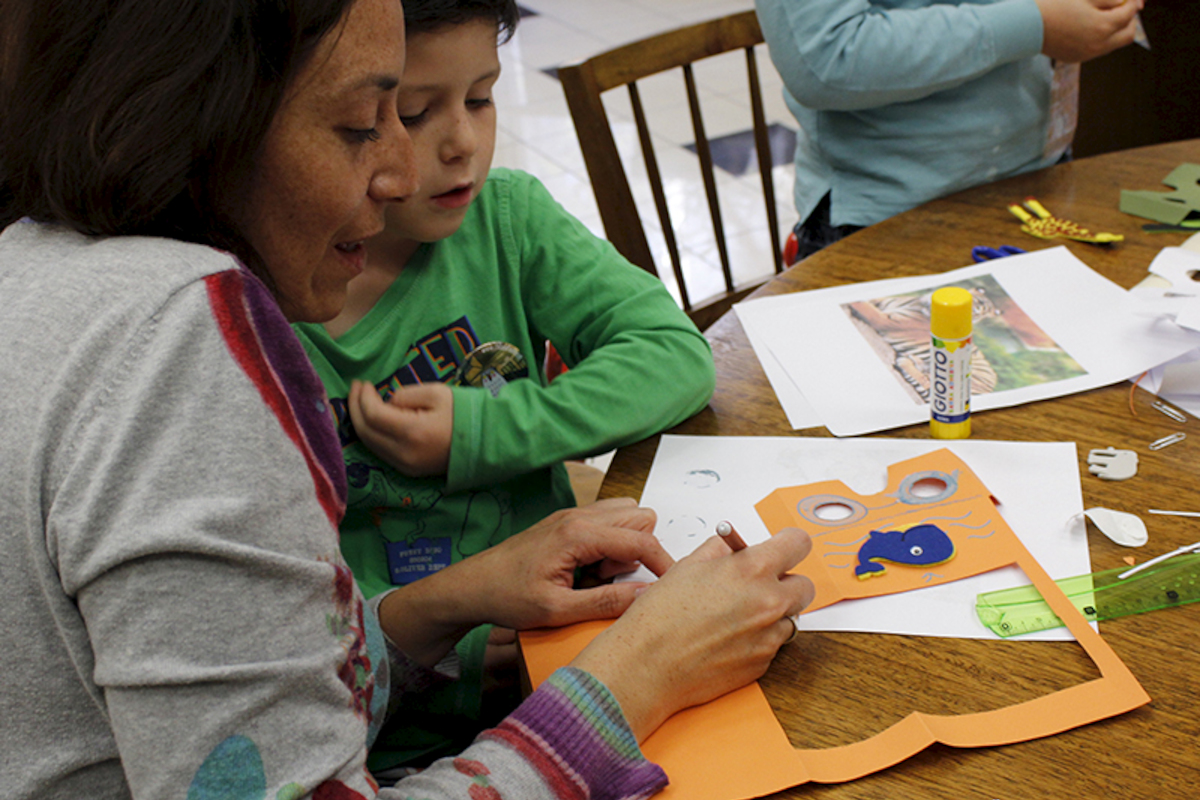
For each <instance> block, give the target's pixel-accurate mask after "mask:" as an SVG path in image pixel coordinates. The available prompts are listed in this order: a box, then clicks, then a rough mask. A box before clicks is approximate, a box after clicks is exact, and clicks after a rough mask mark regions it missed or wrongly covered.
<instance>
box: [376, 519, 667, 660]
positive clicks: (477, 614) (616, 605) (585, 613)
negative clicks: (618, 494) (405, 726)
mask: <svg viewBox="0 0 1200 800" xmlns="http://www.w3.org/2000/svg"><path fill="white" fill-rule="evenodd" d="M654 524H655V516H654V512H653V511H650V510H649V509H646V508H639V507H638V505H637V504H636V503H635V502H634V501H633V500H629V499H616V500H603V501H600V502H598V503H594V504H592V505H589V506H586V507H584V508H575V509H569V510H566V511H559V512H556V513H554V514H551V515H550V516H549V517H547V518H546V519H544V520H542V521H541V522H539V523H538V524H536V525H534V526H533V527H531V528H529V529H527V530H525V531H522V532H521V533H519V534H517V535H516V536H513V537H512V538H510V539H507V540H505V541H503V542H501V543H500V544H498V545H496V546H495V547H491V548H488V549H487V550H484V551H483V552H482V553H478V554H476V555H474V556H471V557H470V558H466V559H464V560H462V561H460V562H458V563H456V564H452V565H450V566H449V567H446V568H445V569H443V570H441V571H439V572H437V573H435V574H433V575H430V576H428V577H426V578H422V579H421V580H419V581H417V582H415V583H413V584H410V585H409V586H405V587H403V588H401V589H399V590H397V591H394V592H392V593H391V594H389V595H388V596H387V597H386V598H385V599H384V600H383V601H382V602H381V604H380V608H379V618H380V623H381V624H382V626H383V630H384V632H386V633H387V635H388V636H389V638H391V639H392V641H393V642H395V643H396V644H397V646H399V647H400V648H401V649H402V650H404V652H405V653H407V654H408V656H409V657H410V658H412V659H414V660H415V661H417V662H418V663H422V664H426V665H430V664H434V663H437V661H438V660H439V659H440V658H441V657H442V656H443V655H445V653H446V652H447V651H448V650H449V649H450V647H452V646H453V645H454V643H455V642H456V641H458V639H460V638H461V637H462V636H463V635H464V634H466V632H467V631H469V630H470V629H471V628H474V627H476V626H477V625H482V624H484V623H493V624H496V625H501V626H504V627H506V628H512V629H514V630H528V629H530V628H543V627H559V626H562V625H570V624H572V623H575V622H582V621H584V620H591V619H607V618H611V617H616V616H619V615H620V614H621V613H622V612H623V611H625V609H627V608H628V607H629V605H630V604H631V603H632V602H633V601H634V598H635V597H636V596H637V595H638V594H639V593H640V592H641V591H642V590H643V589H644V588H645V584H641V583H633V582H629V583H610V584H603V585H599V586H593V587H591V588H586V589H576V588H575V570H576V569H577V568H579V567H584V566H589V565H594V566H595V568H596V571H597V572H598V573H599V574H600V575H601V576H604V577H611V576H612V575H616V574H620V573H622V572H629V571H631V570H633V569H635V568H636V567H637V565H638V564H644V565H645V566H646V567H647V568H648V569H650V571H651V572H653V573H654V574H656V575H661V574H663V573H664V572H666V571H667V570H668V569H669V568H670V567H671V565H672V564H673V563H674V562H673V560H672V559H671V557H670V556H669V555H668V554H667V552H666V551H665V550H664V549H663V547H662V545H661V544H659V541H658V539H656V538H655V537H654Z"/></svg>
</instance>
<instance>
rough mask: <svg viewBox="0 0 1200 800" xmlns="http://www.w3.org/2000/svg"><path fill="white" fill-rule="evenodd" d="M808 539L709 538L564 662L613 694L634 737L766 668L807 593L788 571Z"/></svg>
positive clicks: (805, 582)
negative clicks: (735, 545) (732, 543)
mask: <svg viewBox="0 0 1200 800" xmlns="http://www.w3.org/2000/svg"><path fill="white" fill-rule="evenodd" d="M811 548H812V543H811V542H810V541H809V538H808V535H807V534H805V533H804V532H802V531H799V530H795V529H789V530H785V531H781V532H780V533H779V534H777V535H775V536H773V537H771V539H770V540H769V541H766V542H763V543H762V544H759V545H756V546H754V547H749V548H747V549H745V550H742V551H740V552H737V553H730V551H729V548H728V547H727V546H726V545H725V543H724V542H722V541H721V540H720V539H719V538H717V537H713V538H712V539H709V540H708V541H707V542H705V543H704V544H703V545H701V546H700V547H699V548H698V549H697V550H696V552H695V553H693V554H692V555H690V556H688V557H687V558H685V559H683V560H682V561H680V562H679V563H678V564H676V565H675V566H674V567H672V568H671V569H670V571H668V572H667V573H666V575H664V576H663V578H662V579H661V580H660V581H658V582H657V583H656V584H654V585H653V586H651V587H650V588H649V589H648V590H646V592H645V593H644V594H643V595H642V596H641V597H639V598H638V600H637V602H635V603H634V604H633V605H632V606H631V607H630V608H629V610H628V611H626V612H625V614H624V615H622V616H621V618H620V619H618V620H617V621H616V622H615V623H614V624H613V625H612V627H610V628H609V629H608V630H606V631H605V632H604V633H602V634H600V635H599V636H597V637H596V639H595V640H594V641H593V642H592V643H591V644H589V645H588V646H587V648H586V649H584V651H583V652H582V653H580V654H579V656H578V657H576V659H575V661H573V662H572V664H573V666H576V667H579V668H580V669H583V670H587V671H588V672H590V673H591V674H593V675H595V676H596V677H597V678H599V679H600V681H602V682H603V683H604V684H605V685H606V686H607V687H608V688H609V690H610V691H611V692H612V693H613V695H614V696H615V697H616V698H617V701H618V702H619V703H620V704H621V709H622V711H623V712H624V714H625V717H626V719H627V720H628V721H629V724H630V726H631V727H632V728H633V732H634V734H635V735H636V736H637V738H638V740H639V741H641V740H643V739H645V738H646V737H647V736H649V735H650V734H651V733H653V732H654V730H655V729H656V728H657V727H658V726H659V725H661V724H662V723H663V722H664V721H666V719H667V718H668V717H670V716H671V715H672V714H674V713H675V712H676V711H679V710H681V709H684V708H688V707H690V706H694V705H698V704H700V703H704V702H707V701H709V700H711V699H713V698H715V697H719V696H720V695H723V694H725V693H727V692H730V691H733V690H734V689H737V688H740V687H742V686H744V685H746V684H748V683H750V682H751V681H754V680H757V679H758V678H760V677H761V676H762V674H763V673H764V672H766V670H767V667H768V665H770V663H771V659H773V658H774V657H775V653H776V651H777V650H778V649H779V647H780V645H782V644H783V643H784V642H786V641H787V640H788V638H789V637H790V636H791V635H792V633H793V631H794V625H793V623H792V622H791V620H789V619H787V617H791V616H795V615H796V614H799V613H800V612H801V611H802V610H803V609H804V607H805V606H807V605H808V604H809V603H811V602H812V599H813V595H814V590H813V586H812V582H811V581H809V579H808V578H805V577H802V576H799V575H789V574H787V570H789V569H791V568H792V567H793V566H795V565H796V564H797V563H799V562H800V561H801V560H802V559H803V558H804V557H805V556H807V555H808V552H809V550H810V549H811Z"/></svg>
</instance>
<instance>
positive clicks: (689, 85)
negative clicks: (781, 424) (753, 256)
mask: <svg viewBox="0 0 1200 800" xmlns="http://www.w3.org/2000/svg"><path fill="white" fill-rule="evenodd" d="M762 41H763V37H762V30H761V29H760V28H759V24H758V19H757V17H756V16H755V13H754V11H752V10H751V11H745V12H741V13H737V14H732V15H730V16H726V17H721V18H719V19H714V20H710V21H708V22H703V23H700V24H697V25H692V26H689V27H685V28H680V29H678V30H674V31H669V32H667V33H662V34H658V35H656V36H651V37H649V38H646V39H643V40H640V41H636V42H633V43H631V44H627V45H623V46H621V47H618V48H616V49H614V50H609V51H607V52H604V53H600V54H598V55H596V56H593V57H592V58H589V59H587V60H586V61H583V62H582V63H578V64H573V65H569V66H564V67H560V68H559V69H558V77H559V80H560V81H561V83H562V87H563V90H564V92H565V93H566V98H567V105H568V106H569V107H570V111H571V117H572V120H573V121H574V123H575V131H576V134H577V135H578V137H579V144H580V147H581V148H582V150H583V157H584V161H585V163H586V166H587V171H588V176H589V177H590V179H591V183H592V191H593V192H594V194H595V196H596V203H597V205H598V206H599V209H600V217H601V220H602V222H603V224H604V230H605V233H606V234H607V236H608V239H609V241H611V242H612V243H613V244H614V245H615V246H616V248H617V250H619V251H620V252H621V254H622V255H624V256H625V257H626V258H627V259H629V260H630V261H632V262H633V263H634V264H637V265H638V266H640V267H642V268H643V269H646V270H647V271H649V272H651V273H653V274H654V275H658V274H659V271H658V269H657V267H656V266H655V263H654V257H653V255H652V251H651V247H650V243H649V241H648V239H647V235H646V229H645V228H644V227H643V224H642V220H641V216H640V215H639V213H638V209H637V205H636V204H635V201H634V194H633V191H632V190H631V188H630V183H629V177H628V175H627V173H626V170H625V167H624V165H623V163H622V161H621V154H620V152H619V150H618V148H617V144H616V140H615V138H614V135H613V128H612V125H611V123H610V121H609V116H608V114H607V112H606V111H605V106H604V103H603V101H602V98H601V95H602V94H603V93H605V92H607V91H609V90H611V89H616V88H618V87H621V86H625V87H627V88H628V91H629V100H630V104H631V106H632V110H633V116H634V121H635V123H636V126H637V135H638V142H639V144H640V148H641V152H642V157H643V159H644V162H645V167H646V176H647V178H648V179H649V183H650V188H651V191H652V193H653V197H654V206H655V209H656V210H657V212H658V219H659V222H660V223H661V226H662V234H663V239H664V240H665V245H666V249H667V252H668V254H669V256H670V259H671V267H672V270H673V272H674V275H675V280H676V285H677V287H678V292H679V297H680V300H681V302H682V304H683V307H684V310H685V311H687V313H688V314H689V315H690V316H691V317H692V319H693V321H695V322H696V324H697V326H699V327H700V328H701V329H704V328H706V327H707V326H708V325H709V324H710V323H711V322H713V321H714V320H716V319H717V318H718V317H719V316H720V315H721V314H723V313H724V312H725V311H726V310H728V308H729V307H730V306H731V305H732V304H733V303H735V302H737V301H738V300H740V299H741V298H742V297H744V296H745V295H747V294H749V293H750V292H751V291H753V290H754V289H755V288H756V287H757V286H758V285H759V284H761V283H762V282H763V280H765V279H766V277H769V274H767V275H765V276H764V277H762V278H759V279H757V280H755V281H753V282H751V283H750V284H749V285H740V286H739V285H735V282H734V278H733V271H732V270H731V268H730V262H729V248H728V246H727V239H726V234H725V224H724V221H723V219H722V216H721V206H720V202H719V200H718V194H717V184H718V181H717V179H716V177H715V175H714V172H713V156H712V152H711V148H710V146H709V139H708V136H707V135H706V133H705V127H704V120H703V117H702V115H701V109H700V96H699V93H698V92H697V90H696V79H695V75H694V74H693V69H692V65H693V64H694V63H695V62H697V61H700V60H702V59H705V58H709V57H711V56H717V55H720V54H723V53H728V52H731V51H735V50H744V51H745V54H746V74H747V87H748V91H749V101H750V111H751V119H752V124H753V131H754V146H755V152H756V155H757V160H758V167H759V173H760V176H761V181H762V189H763V201H764V209H765V212H766V228H767V233H765V234H764V236H768V235H769V237H770V248H771V252H772V253H773V255H774V270H775V272H776V273H778V272H782V271H783V261H782V258H781V250H780V234H779V221H778V212H777V209H776V205H775V186H774V181H773V180H772V177H771V167H772V160H771V152H770V140H769V131H768V126H767V122H766V115H765V113H764V110H763V101H762V89H761V86H760V83H759V77H758V65H757V61H756V58H755V54H754V48H755V46H756V45H760V44H762ZM675 69H677V70H679V71H681V72H682V75H683V82H684V87H685V88H686V93H687V101H688V110H689V112H690V115H691V121H692V128H693V133H694V137H695V150H696V155H697V157H698V160H699V165H700V173H701V177H702V179H703V183H704V190H705V196H706V199H707V203H708V210H709V216H710V218H711V221H712V232H713V237H714V240H715V243H716V249H717V252H718V254H719V258H720V263H721V269H722V272H723V278H724V285H725V290H724V291H723V292H719V293H718V294H716V295H715V296H712V297H705V298H703V299H699V298H693V297H691V296H690V295H689V293H688V289H687V281H686V280H685V269H684V267H683V265H682V264H681V261H680V255H679V245H678V242H677V238H676V231H675V227H674V226H673V225H672V220H671V214H670V210H669V208H668V198H667V196H666V193H665V191H664V188H663V180H662V175H661V173H660V170H659V162H658V158H657V156H656V154H655V149H654V146H653V144H652V136H651V132H650V129H649V127H648V125H647V122H646V113H645V109H644V108H643V106H642V101H641V97H640V95H639V92H638V84H637V82H638V81H639V80H642V79H644V78H647V77H649V76H652V75H657V74H659V73H662V72H666V71H668V70H675Z"/></svg>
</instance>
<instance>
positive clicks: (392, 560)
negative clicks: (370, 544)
mask: <svg viewBox="0 0 1200 800" xmlns="http://www.w3.org/2000/svg"><path fill="white" fill-rule="evenodd" d="M384 547H385V548H386V550H387V562H388V576H389V577H390V578H391V580H392V585H393V586H407V585H408V584H410V583H412V582H413V581H416V580H420V579H421V578H424V577H425V576H426V575H432V574H433V573H435V572H437V571H438V570H439V569H441V568H442V567H448V566H450V537H449V536H442V537H438V538H436V539H417V540H416V541H414V542H384Z"/></svg>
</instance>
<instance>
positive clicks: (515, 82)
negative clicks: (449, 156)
mask: <svg viewBox="0 0 1200 800" xmlns="http://www.w3.org/2000/svg"><path fill="white" fill-rule="evenodd" d="M520 3H521V6H522V8H523V10H524V11H525V12H526V13H525V15H524V16H523V18H522V21H521V24H520V25H519V26H518V29H517V33H516V35H515V36H514V37H513V39H512V40H511V41H509V42H508V43H507V44H505V45H504V46H503V47H501V50H500V53H501V61H502V63H503V69H504V73H503V76H502V77H501V79H500V82H499V84H498V85H497V89H496V103H497V108H498V114H499V131H498V134H497V143H496V158H495V163H496V165H498V166H506V167H515V168H519V169H524V170H526V171H528V172H531V173H533V174H534V175H536V176H537V177H538V178H540V179H541V180H542V182H543V183H545V184H546V186H547V187H548V188H549V190H550V192H551V193H552V194H553V195H554V196H555V197H556V198H557V199H558V201H559V202H561V203H562V204H563V205H564V206H565V207H566V208H568V209H569V210H570V211H571V212H572V213H574V214H575V215H576V216H577V217H579V218H580V219H581V220H583V221H584V222H585V223H586V224H587V225H588V226H589V227H590V228H592V230H594V231H595V232H596V233H598V234H599V235H601V236H603V235H604V229H603V226H602V225H601V223H600V215H599V212H598V211H597V210H596V204H595V201H594V199H593V197H592V192H591V185H590V183H589V182H588V177H587V171H586V170H585V168H584V165H583V156H582V155H581V154H580V151H579V143H578V140H577V139H576V137H575V129H574V126H573V125H572V123H571V117H570V114H569V112H568V111H567V105H566V101H565V99H564V98H563V94H562V89H561V87H560V86H559V84H558V81H557V80H556V79H555V78H554V77H553V69H554V68H555V67H557V66H559V65H562V64H566V63H571V62H573V61H580V60H583V59H585V58H587V57H589V56H591V55H594V54H596V53H598V52H601V51H603V50H607V49H609V48H611V47H615V46H617V45H619V44H624V43H626V42H629V41H632V40H634V39H639V38H642V37H644V36H648V35H650V34H653V33H658V32H661V31H665V30H670V29H672V28H676V27H680V26H683V25H687V24H692V23H695V22H700V21H703V20H705V19H710V18H713V17H717V16H721V15H723V14H728V13H733V12H737V11H744V10H747V9H750V8H752V7H753V3H752V2H751V0H604V2H597V1H596V0H520ZM757 53H758V56H759V74H760V78H761V80H762V82H763V94H764V101H765V104H766V112H767V118H768V122H772V123H777V124H778V125H780V126H781V127H782V128H786V130H783V131H782V133H783V134H784V136H785V137H786V136H787V135H788V134H789V133H790V132H791V130H792V129H794V127H795V122H794V120H793V119H792V117H791V115H790V114H789V113H788V111H787V108H786V106H784V104H783V100H782V95H781V91H782V90H781V84H780V81H779V77H778V75H777V74H776V72H775V70H774V68H773V67H772V66H771V62H770V59H769V58H768V56H767V53H766V49H765V47H760V48H758V51H757ZM696 78H697V83H698V85H699V88H700V94H701V107H702V109H703V113H704V121H705V126H706V129H707V131H708V135H709V137H710V138H711V139H714V140H715V139H717V138H718V137H721V136H725V135H728V134H736V133H738V132H741V131H744V130H747V129H749V127H750V110H749V104H748V102H747V101H746V100H745V99H744V94H745V91H744V81H745V67H744V57H743V56H742V55H741V53H733V54H729V55H725V56H717V57H715V58H712V59H708V60H707V61H705V62H702V63H701V64H700V65H697V67H696ZM639 89H640V90H641V96H642V101H643V103H644V105H645V106H646V109H647V115H648V117H649V118H650V125H651V129H652V130H653V131H654V132H655V134H656V136H657V137H658V138H657V141H656V148H655V149H656V152H657V155H658V158H659V161H660V168H661V169H662V171H663V177H664V183H665V184H666V187H667V195H668V198H669V202H670V205H671V213H672V219H673V220H674V222H675V227H676V232H677V235H678V238H679V240H680V247H681V256H682V260H683V261H684V263H685V269H686V270H687V272H688V275H689V278H688V281H689V288H690V289H691V291H692V294H693V297H694V298H695V297H704V296H706V295H707V294H711V293H714V292H716V291H718V290H719V288H720V284H719V281H720V277H719V270H720V266H719V264H720V261H719V259H718V256H717V252H716V246H715V242H714V240H713V236H712V231H711V223H710V222H709V218H708V212H707V210H706V207H705V205H704V200H703V184H702V182H701V180H702V179H701V177H700V170H699V165H698V164H699V162H698V160H697V159H696V157H695V155H694V154H693V153H692V152H691V151H690V150H688V149H687V146H688V145H690V144H692V138H693V137H692V135H691V127H690V122H689V119H688V116H687V113H686V102H687V101H686V96H685V95H684V89H683V83H682V80H680V79H679V78H678V76H677V75H673V76H670V80H667V76H664V77H663V78H661V79H660V78H651V79H648V80H645V81H642V82H640V83H639ZM610 100H611V102H610ZM605 102H606V107H607V108H608V112H609V116H610V119H612V120H613V121H614V125H620V127H621V129H622V130H621V131H619V132H618V134H617V138H618V140H619V141H622V140H623V141H627V142H630V143H631V147H632V148H636V145H634V144H632V143H633V142H635V141H636V133H634V132H633V130H634V128H633V121H632V114H631V113H630V112H629V110H628V100H627V99H626V97H625V93H624V92H623V91H621V90H615V91H613V92H611V93H609V94H608V95H605ZM617 120H620V122H619V123H618V122H617ZM781 149H782V150H783V151H784V152H783V154H782V156H781V157H777V158H776V163H777V166H776V167H775V169H774V171H773V174H774V178H775V191H776V204H777V205H778V207H779V222H780V227H781V228H782V229H783V233H784V235H786V232H787V231H788V230H789V229H790V228H791V226H792V224H793V223H794V222H795V211H794V210H793V207H792V201H791V198H792V185H793V184H792V171H791V158H790V152H788V146H787V144H786V143H785V144H784V146H783V147H782V148H781ZM737 150H738V148H737V147H736V146H734V147H733V148H731V151H730V153H729V156H728V157H729V162H728V164H729V165H730V167H731V168H732V169H734V170H735V171H736V170H737V169H738V164H739V162H741V169H743V170H744V169H745V160H746V157H745V154H744V153H738V152H737ZM622 155H623V157H624V160H625V163H626V166H627V170H628V171H630V173H631V175H633V174H634V173H636V172H642V171H643V170H642V168H641V166H640V163H641V157H640V154H639V153H638V151H637V150H636V149H631V150H629V151H628V152H626V151H625V150H624V148H622ZM715 155H716V154H715V153H714V156H715ZM718 181H719V187H720V193H721V202H722V215H723V217H724V221H725V225H726V231H727V234H728V236H729V238H730V240H731V241H730V260H731V262H732V267H733V271H734V277H735V280H736V281H737V282H739V283H740V282H743V281H748V280H751V279H753V278H754V277H756V276H760V275H768V274H770V273H771V270H772V260H771V256H770V253H769V245H768V244H767V242H768V239H767V237H766V234H765V230H766V215H765V213H764V210H763V207H762V199H761V198H762V189H761V186H760V184H759V178H758V173H757V170H756V169H754V168H753V165H752V164H751V169H750V170H749V171H748V172H745V174H743V175H735V174H732V173H722V174H721V175H719V176H718ZM639 189H640V191H639ZM635 195H638V196H639V200H638V205H639V209H640V210H641V214H642V218H643V220H644V221H647V224H646V227H647V230H648V232H649V233H650V237H651V238H652V239H655V240H656V242H657V244H653V245H652V247H654V248H655V252H656V263H658V265H659V269H660V272H662V273H663V274H669V272H670V267H669V264H670V262H669V259H668V258H667V256H666V251H665V247H664V246H663V245H661V236H659V235H656V232H657V219H656V217H655V215H654V211H653V204H652V201H651V200H650V195H649V190H648V188H644V187H635ZM650 221H653V222H652V223H651V222H650ZM660 250H661V255H659V251H660ZM697 276H699V280H700V281H702V282H701V283H700V284H699V285H696V281H697V279H698V278H697ZM667 280H668V283H670V279H667Z"/></svg>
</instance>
